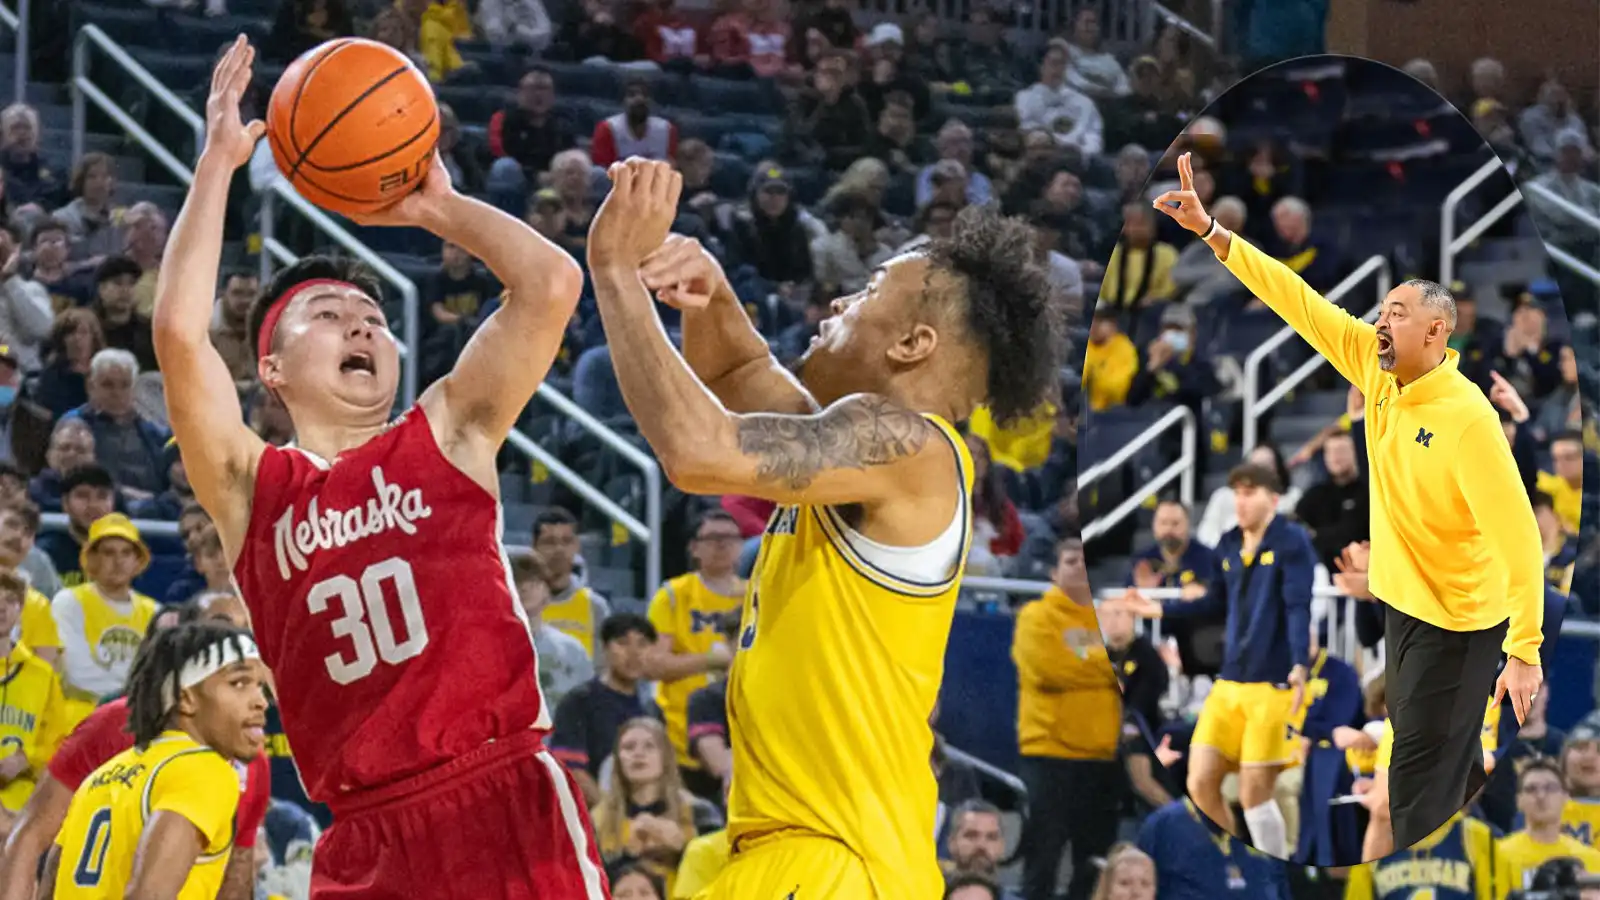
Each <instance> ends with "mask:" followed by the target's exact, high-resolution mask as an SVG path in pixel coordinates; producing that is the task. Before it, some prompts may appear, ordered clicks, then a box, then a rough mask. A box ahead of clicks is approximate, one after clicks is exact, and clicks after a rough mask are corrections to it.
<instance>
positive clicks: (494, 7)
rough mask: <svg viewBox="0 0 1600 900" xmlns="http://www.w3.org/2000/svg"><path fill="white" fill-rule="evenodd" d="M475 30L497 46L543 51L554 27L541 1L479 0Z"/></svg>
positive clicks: (548, 42)
mask: <svg viewBox="0 0 1600 900" xmlns="http://www.w3.org/2000/svg"><path fill="white" fill-rule="evenodd" d="M478 30H479V31H480V32H482V34H483V36H484V39H485V40H487V41H488V42H489V43H490V44H491V45H492V46H494V47H495V48H497V49H501V50H505V49H512V48H520V49H523V50H527V51H531V52H533V53H542V52H544V50H545V48H547V47H549V46H550V39H551V38H552V37H553V36H554V34H555V26H554V25H553V24H552V23H551V21H550V13H549V11H547V10H546V9H545V5H544V2H543V0H478Z"/></svg>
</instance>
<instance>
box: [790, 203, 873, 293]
mask: <svg viewBox="0 0 1600 900" xmlns="http://www.w3.org/2000/svg"><path fill="white" fill-rule="evenodd" d="M832 212H833V213H834V215H835V216H836V217H837V221H838V229H837V230H836V231H833V232H830V233H829V234H827V235H825V236H823V237H820V238H818V239H817V240H815V241H813V242H812V244H811V260H812V265H813V266H814V267H815V268H814V269H813V272H814V274H815V279H816V283H817V295H818V296H819V297H842V296H845V295H848V294H854V293H856V292H857V291H861V290H864V289H865V288H866V286H867V282H868V281H869V280H871V278H872V273H873V272H874V271H876V270H877V268H878V267H879V266H881V265H883V264H884V263H885V262H886V261H888V259H889V258H890V257H891V256H893V255H894V251H893V250H891V249H890V248H889V246H888V245H887V244H885V243H883V242H882V241H880V240H878V237H877V234H876V232H875V231H874V226H875V225H876V223H877V217H878V207H877V206H876V205H875V204H873V203H872V201H871V200H869V199H868V198H867V197H866V196H865V195H863V194H855V193H852V194H845V195H843V196H840V197H837V198H835V200H834V202H833V204H832Z"/></svg>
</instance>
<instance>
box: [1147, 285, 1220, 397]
mask: <svg viewBox="0 0 1600 900" xmlns="http://www.w3.org/2000/svg"><path fill="white" fill-rule="evenodd" d="M1198 342H1199V339H1198V336H1197V332H1196V326H1195V318H1194V311H1193V310H1191V309H1189V308H1188V307H1187V306H1183V305H1181V304H1173V305H1171V306H1168V307H1167V308H1166V309H1164V310H1162V311H1161V333H1160V334H1159V335H1157V336H1156V338H1155V339H1154V340H1152V341H1151V342H1150V345H1149V346H1148V347H1146V348H1145V352H1144V360H1143V364H1142V365H1141V366H1140V368H1139V374H1137V375H1135V376H1134V377H1133V384H1132V385H1130V386H1129V388H1128V404H1129V405H1130V406H1141V405H1143V404H1145V403H1149V402H1152V401H1154V402H1160V403H1176V404H1178V405H1180V406H1186V407H1188V408H1189V410H1190V411H1191V412H1193V413H1194V414H1195V421H1197V422H1199V421H1204V420H1203V419H1202V418H1201V415H1200V406H1201V404H1202V403H1204V402H1205V400H1206V399H1207V398H1209V397H1211V396H1213V395H1215V394H1217V393H1218V392H1219V391H1220V390H1221V385H1220V384H1218V382H1217V376H1216V373H1215V372H1214V371H1213V370H1212V368H1211V362H1210V360H1208V359H1206V358H1205V356H1204V355H1202V354H1201V353H1200V349H1199V347H1197V346H1196V344H1197V343H1198Z"/></svg>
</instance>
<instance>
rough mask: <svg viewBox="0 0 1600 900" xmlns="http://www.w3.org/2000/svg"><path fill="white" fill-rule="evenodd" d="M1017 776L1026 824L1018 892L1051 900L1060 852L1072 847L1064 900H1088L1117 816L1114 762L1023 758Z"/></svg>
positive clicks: (1119, 777) (1118, 782)
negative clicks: (1025, 804) (1024, 787)
mask: <svg viewBox="0 0 1600 900" xmlns="http://www.w3.org/2000/svg"><path fill="white" fill-rule="evenodd" d="M1019 774H1020V775H1021V776H1022V780H1023V782H1024V783H1025V784H1027V786H1028V825H1027V828H1026V829H1025V832H1024V837H1023V850H1022V896H1023V898H1024V900H1051V898H1053V897H1054V896H1055V895H1056V894H1055V891H1056V873H1058V872H1060V871H1061V853H1062V851H1063V850H1065V849H1066V846H1067V845H1068V844H1071V845H1072V882H1071V884H1070V885H1069V886H1068V888H1067V898H1068V900H1089V898H1090V897H1091V896H1093V895H1094V885H1095V881H1096V879H1098V878H1099V877H1100V870H1099V869H1098V868H1097V867H1096V866H1095V864H1094V862H1093V860H1094V858H1095V857H1097V856H1100V857H1103V856H1105V855H1106V852H1107V851H1109V850H1110V849H1111V845H1112V844H1113V843H1115V842H1116V839H1117V814H1118V812H1119V810H1120V807H1121V805H1122V789H1123V783H1124V781H1125V779H1124V777H1123V774H1122V769H1121V766H1120V764H1119V763H1118V762H1117V761H1116V760H1114V759H1110V760H1100V759H1054V758H1051V757H1044V756H1024V757H1023V758H1022V761H1021V764H1020V766H1019Z"/></svg>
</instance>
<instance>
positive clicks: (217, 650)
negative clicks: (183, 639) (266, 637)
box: [161, 634, 261, 710]
mask: <svg viewBox="0 0 1600 900" xmlns="http://www.w3.org/2000/svg"><path fill="white" fill-rule="evenodd" d="M260 658H261V653H260V651H258V650H257V649H256V642H255V640H254V639H253V638H251V637H249V636H248V635H242V634H241V635H238V636H237V637H233V638H230V639H229V640H224V641H218V642H217V643H215V644H212V645H211V646H209V647H207V648H205V649H204V650H202V651H200V652H199V653H198V654H196V655H195V656H194V658H192V659H190V660H189V661H188V662H186V663H184V664H183V668H182V669H179V670H178V674H177V675H176V676H175V678H174V681H175V683H176V684H175V685H173V684H166V685H162V687H161V704H162V708H163V709H167V710H171V709H172V708H173V707H174V706H177V705H178V692H179V691H181V690H183V689H184V688H192V687H194V686H195V685H197V684H199V683H200V682H202V681H205V680H206V679H207V678H210V677H211V676H213V675H215V674H217V673H218V672H221V671H222V670H223V669H226V668H227V667H229V666H231V665H233V664H234V663H240V662H244V661H245V660H247V659H260Z"/></svg>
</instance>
